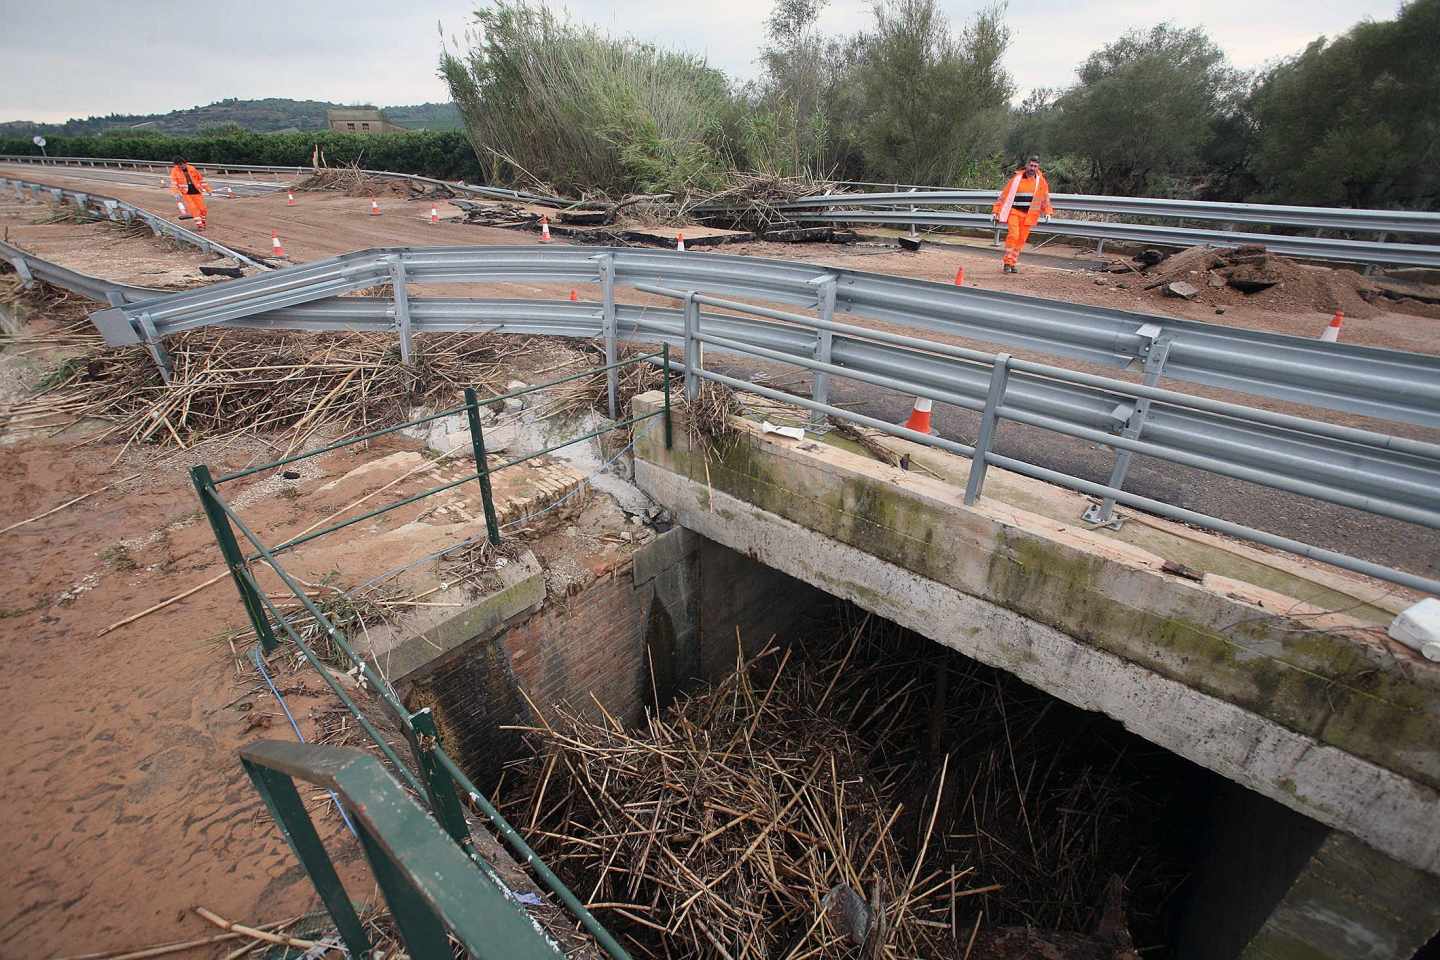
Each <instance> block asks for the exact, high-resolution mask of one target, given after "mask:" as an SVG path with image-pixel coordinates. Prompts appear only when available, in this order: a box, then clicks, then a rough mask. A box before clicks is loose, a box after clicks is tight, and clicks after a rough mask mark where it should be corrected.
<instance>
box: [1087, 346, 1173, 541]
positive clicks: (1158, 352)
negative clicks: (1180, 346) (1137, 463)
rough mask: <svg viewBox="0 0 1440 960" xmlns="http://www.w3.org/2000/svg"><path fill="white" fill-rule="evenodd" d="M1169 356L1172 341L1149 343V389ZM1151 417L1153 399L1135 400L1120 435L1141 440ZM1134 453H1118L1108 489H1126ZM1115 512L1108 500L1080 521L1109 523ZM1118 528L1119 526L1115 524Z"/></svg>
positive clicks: (1111, 499)
mask: <svg viewBox="0 0 1440 960" xmlns="http://www.w3.org/2000/svg"><path fill="white" fill-rule="evenodd" d="M1169 357H1170V341H1169V340H1155V341H1152V342H1151V344H1150V352H1149V353H1147V354H1146V355H1145V374H1144V377H1143V378H1142V379H1141V382H1142V383H1143V384H1145V386H1147V387H1153V386H1155V385H1156V384H1157V383H1159V382H1160V374H1161V372H1162V371H1163V370H1164V369H1165V361H1166V360H1168V359H1169ZM1149 415H1150V398H1149V397H1139V398H1138V399H1136V401H1135V409H1134V411H1133V412H1132V413H1131V414H1130V416H1129V417H1128V418H1127V419H1126V422H1125V429H1124V430H1123V431H1121V434H1120V435H1121V436H1122V437H1125V438H1127V439H1130V440H1138V439H1140V433H1141V431H1143V430H1144V429H1145V419H1146V417H1148V416H1149ZM1134 456H1135V452H1134V451H1133V450H1116V451H1115V465H1114V466H1113V467H1112V468H1111V469H1110V480H1109V481H1108V482H1107V483H1106V486H1108V487H1112V488H1114V489H1116V490H1121V489H1124V486H1125V474H1126V473H1127V472H1129V470H1130V461H1131V460H1132V459H1134ZM1114 512H1115V498H1114V497H1106V498H1105V499H1104V500H1103V501H1102V502H1101V503H1099V504H1094V503H1092V504H1090V506H1089V507H1087V508H1086V510H1085V512H1084V513H1083V514H1081V515H1080V519H1082V520H1084V521H1085V522H1086V523H1095V524H1102V525H1104V524H1109V523H1111V522H1112V519H1111V518H1112V516H1113V515H1114ZM1115 525H1116V526H1119V523H1118V522H1116V523H1115Z"/></svg>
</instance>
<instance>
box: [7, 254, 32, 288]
mask: <svg viewBox="0 0 1440 960" xmlns="http://www.w3.org/2000/svg"><path fill="white" fill-rule="evenodd" d="M10 266H12V267H14V268H15V274H16V276H18V277H19V278H20V286H22V287H24V288H26V289H29V288H30V287H31V286H32V285H33V284H34V283H35V275H34V274H33V273H31V272H30V264H28V263H26V262H25V258H24V257H14V258H12V259H11V260H10Z"/></svg>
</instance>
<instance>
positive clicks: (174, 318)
mask: <svg viewBox="0 0 1440 960" xmlns="http://www.w3.org/2000/svg"><path fill="white" fill-rule="evenodd" d="M503 282H522V283H551V284H557V285H558V284H565V285H572V284H587V283H589V284H596V285H598V287H599V289H600V294H601V297H600V302H599V304H598V305H597V304H593V303H592V304H589V305H578V306H577V305H571V306H569V307H567V306H565V305H564V304H563V303H560V304H555V306H554V307H553V308H552V307H546V308H545V310H546V313H547V314H548V315H550V316H554V317H557V318H558V317H561V316H563V317H566V318H569V319H570V320H571V321H572V322H571V326H572V328H574V327H575V326H576V325H579V324H581V323H583V325H584V326H585V329H587V330H590V331H591V333H589V334H588V335H592V336H593V335H594V331H595V330H596V325H597V324H598V325H599V326H600V328H601V329H600V332H601V333H602V335H606V336H609V334H608V333H605V328H609V327H613V326H614V323H613V322H612V321H613V316H615V315H618V314H619V313H620V312H622V311H624V310H625V308H624V306H623V305H621V304H619V303H618V302H617V300H616V298H615V287H616V286H617V285H632V286H633V285H634V284H637V283H654V284H659V285H661V286H668V287H671V288H683V289H696V290H702V291H705V292H707V293H711V294H715V295H719V296H732V297H753V298H755V299H758V300H762V301H766V302H771V303H778V304H786V305H796V306H802V307H806V308H809V309H819V308H820V307H821V306H822V300H824V299H825V298H824V296H823V295H822V291H825V290H827V289H830V288H831V285H832V284H833V301H830V302H829V303H828V306H827V307H826V310H827V311H828V313H830V314H833V313H850V314H853V315H855V316H861V317H865V318H867V319H872V320H879V321H884V322H889V323H897V324H902V325H905V326H909V327H912V328H917V329H921V330H926V331H930V332H932V333H938V334H943V335H945V336H947V337H958V338H964V339H966V340H971V341H983V342H990V343H995V344H1000V345H1004V346H1008V347H1012V348H1019V349H1025V350H1034V351H1038V352H1041V353H1045V354H1049V355H1052V356H1061V357H1069V358H1074V359H1079V360H1084V361H1088V362H1091V363H1098V364H1103V365H1106V366H1112V367H1125V366H1129V365H1131V364H1136V365H1138V364H1143V363H1144V362H1145V360H1146V358H1147V357H1148V356H1149V355H1150V353H1151V350H1152V349H1153V347H1154V345H1155V344H1156V343H1157V342H1158V341H1162V340H1163V341H1166V342H1168V343H1169V344H1170V347H1169V352H1168V356H1167V360H1166V363H1165V367H1164V376H1166V377H1169V378H1172V379H1176V380H1183V381H1188V382H1191V383H1199V384H1204V385H1207V386H1214V387H1221V388H1224V389H1227V390H1237V391H1240V392H1244V393H1249V394H1254V395H1258V396H1264V397H1270V398H1274V399H1279V400H1287V401H1291V402H1295V403H1301V404H1306V405H1309V406H1315V407H1321V408H1325V409H1330V410H1341V411H1345V412H1348V413H1358V414H1363V415H1366V416H1371V417H1378V418H1381V419H1385V420H1395V421H1401V422H1405V423H1414V424H1420V425H1423V426H1429V427H1440V357H1436V356H1430V355H1426V354H1416V353H1404V352H1401V351H1396V350H1382V349H1377V348H1373V347H1361V346H1356V345H1353V344H1344V343H1324V342H1321V341H1319V340H1310V339H1303V338H1299V337H1289V336H1281V335H1279V334H1272V333H1262V332H1258V331H1251V330H1240V329H1236V328H1233V327H1224V326H1219V325H1216V324H1211V323H1202V322H1199V321H1194V320H1181V319H1177V318H1174V317H1166V316H1162V315H1158V314H1144V313H1133V312H1129V311H1124V310H1116V309H1112V308H1107V307H1093V306H1087V305H1085V304H1075V303H1066V302H1063V301H1057V300H1045V299H1042V298H1038V297H1027V296H1020V295H1016V294H1009V293H1000V292H996V291H991V290H980V289H977V288H974V287H955V286H952V285H949V284H943V283H933V282H930V281H925V280H912V279H909V278H905V277H896V276H889V275H885V274H874V273H866V272H862V271H858V270H850V269H843V268H838V267H823V266H816V265H813V264H807V263H803V262H800V261H792V260H770V259H762V258H758V257H737V256H726V255H721V254H711V253H705V254H695V253H677V252H675V251H669V250H652V249H636V248H617V247H573V246H554V247H541V246H536V245H533V244H532V245H517V246H486V247H419V248H403V247H402V248H381V249H373V250H362V251H357V252H354V253H348V254H343V255H341V256H338V257H331V258H328V259H325V260H316V261H312V262H309V263H305V264H300V265H298V266H294V267H288V268H286V269H283V270H278V271H275V272H273V273H270V274H266V275H261V276H252V277H245V278H242V279H239V280H234V281H231V282H228V283H224V284H215V285H213V286H210V287H206V288H203V289H197V290H189V291H182V292H180V293H175V294H169V295H166V296H164V297H158V298H156V299H154V300H152V301H148V302H141V303H134V304H126V305H124V306H122V307H117V308H113V309H110V310H104V311H101V312H98V313H96V314H93V315H92V319H93V320H94V321H95V324H96V326H97V327H98V328H99V329H100V332H101V333H102V334H103V335H104V337H105V339H106V342H107V343H109V344H111V345H117V346H118V345H123V344H133V343H141V342H145V343H151V344H154V345H156V346H161V345H162V341H163V340H164V338H165V337H168V336H171V335H173V334H176V333H180V332H183V331H185V330H191V329H197V328H199V327H204V326H209V325H213V324H233V323H236V322H237V321H243V322H244V325H247V326H256V327H262V328H267V329H286V328H287V327H293V328H296V329H316V328H317V327H316V326H315V325H316V324H324V326H323V327H318V328H323V329H375V327H376V324H377V322H378V323H380V324H381V325H382V326H383V325H384V324H385V323H388V324H389V326H390V329H392V330H394V331H395V333H396V334H397V336H399V337H400V338H401V341H402V349H408V344H407V340H408V337H409V336H410V335H411V333H413V332H414V331H416V330H418V329H419V328H420V327H419V325H420V324H422V323H423V324H427V325H428V326H427V329H464V327H456V326H454V325H453V324H451V322H450V321H448V320H446V319H445V314H446V311H447V310H452V309H453V310H455V311H457V312H456V314H455V315H456V316H457V317H466V318H469V319H471V320H473V321H475V322H479V321H480V320H482V319H491V318H494V319H496V320H500V321H505V320H506V318H505V317H504V316H503V315H502V316H497V315H496V314H494V312H493V307H490V306H486V307H482V308H479V309H478V311H477V310H471V309H469V308H468V307H466V306H464V305H463V304H462V303H461V302H459V301H456V300H436V301H431V302H426V301H424V300H423V299H422V298H418V297H415V296H413V295H411V296H407V297H406V298H405V302H404V303H401V302H399V301H394V302H392V301H390V300H388V299H387V300H386V301H384V306H383V308H382V307H381V306H380V305H379V304H378V302H376V301H366V302H358V301H356V298H354V297H348V296H344V297H342V295H345V294H354V293H355V292H357V291H360V290H364V289H365V288H367V287H372V286H375V285H377V284H383V283H391V284H393V285H394V287H395V288H396V289H407V290H408V288H409V287H410V286H412V285H416V284H426V283H503ZM412 293H413V291H412ZM335 298H342V299H338V300H337V299H335ZM322 301H323V303H321V302H322ZM517 302H519V301H517ZM533 302H534V301H532V300H527V301H525V303H527V304H529V303H533ZM377 311H379V312H377ZM487 313H488V314H489V315H488V316H485V315H484V314H487ZM827 318H828V314H827ZM510 319H519V320H523V318H510ZM436 323H446V324H450V325H448V326H443V327H436V326H434V325H433V324H436Z"/></svg>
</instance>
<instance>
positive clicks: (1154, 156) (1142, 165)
mask: <svg viewBox="0 0 1440 960" xmlns="http://www.w3.org/2000/svg"><path fill="white" fill-rule="evenodd" d="M1241 79H1242V78H1241V75H1240V74H1239V73H1238V72H1237V71H1235V70H1234V69H1232V68H1231V67H1230V66H1229V64H1228V62H1227V61H1226V59H1225V54H1224V53H1222V52H1221V50H1220V48H1219V47H1217V46H1216V45H1215V44H1214V42H1213V41H1211V40H1210V38H1209V37H1208V36H1207V35H1206V34H1205V32H1204V31H1203V30H1201V29H1199V28H1194V29H1189V30H1182V29H1179V28H1177V27H1175V26H1173V25H1171V24H1165V23H1162V24H1159V25H1158V26H1155V27H1153V28H1151V29H1150V30H1149V31H1134V32H1131V33H1128V34H1126V35H1125V36H1123V37H1121V38H1120V39H1118V40H1116V41H1115V42H1113V43H1109V44H1106V45H1105V46H1104V47H1102V48H1101V49H1099V50H1097V51H1095V52H1094V53H1092V54H1090V56H1089V58H1088V59H1087V60H1086V61H1085V62H1084V63H1083V64H1082V65H1081V66H1080V68H1079V69H1078V70H1077V82H1076V84H1075V85H1074V86H1073V87H1071V88H1070V89H1069V90H1067V91H1066V92H1065V93H1064V95H1063V96H1061V97H1060V99H1059V102H1058V106H1057V109H1058V114H1057V116H1056V117H1055V118H1054V121H1053V123H1054V126H1053V135H1054V145H1055V148H1057V149H1059V150H1062V151H1067V152H1073V153H1076V154H1079V155H1080V156H1082V157H1084V158H1085V160H1086V161H1087V162H1088V164H1089V166H1090V175H1091V179H1092V181H1093V188H1094V189H1096V190H1098V191H1099V192H1100V193H1108V194H1127V195H1139V194H1143V193H1146V192H1158V191H1161V190H1163V189H1164V188H1165V187H1167V186H1169V185H1168V184H1167V183H1166V180H1167V179H1170V180H1173V179H1174V178H1179V177H1185V176H1190V175H1193V174H1195V173H1197V172H1198V169H1199V163H1198V161H1199V158H1200V155H1201V151H1202V149H1203V148H1204V147H1205V145H1206V144H1207V143H1208V142H1209V140H1210V138H1211V136H1212V132H1213V131H1214V129H1215V127H1216V125H1217V124H1218V123H1219V122H1220V121H1221V120H1222V118H1223V117H1225V116H1226V115H1227V113H1228V112H1229V111H1230V110H1232V109H1233V107H1234V104H1235V101H1236V97H1237V94H1238V92H1239V89H1240V84H1241Z"/></svg>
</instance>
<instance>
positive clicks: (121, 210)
mask: <svg viewBox="0 0 1440 960" xmlns="http://www.w3.org/2000/svg"><path fill="white" fill-rule="evenodd" d="M5 189H11V190H14V191H15V196H16V197H24V196H25V195H26V193H27V191H28V193H29V194H30V195H31V196H32V197H33V198H34V199H37V200H38V199H40V198H41V196H42V195H48V196H49V197H50V199H51V200H52V201H53V202H55V203H57V204H59V203H69V204H70V205H71V206H73V207H74V208H75V209H76V210H78V211H80V212H81V213H83V214H85V215H86V216H94V217H97V218H104V219H107V220H111V221H113V222H115V223H126V224H130V223H134V222H135V221H137V220H138V221H140V222H141V223H143V224H145V225H146V226H147V227H149V228H150V230H151V232H153V233H154V234H155V236H157V237H159V236H168V237H172V238H174V239H176V240H179V241H180V242H182V243H188V244H190V245H191V246H193V247H199V248H200V249H201V250H204V251H205V252H206V253H212V254H216V255H218V256H222V257H230V258H232V259H234V260H236V261H237V262H239V263H243V264H245V265H246V266H250V267H257V268H259V269H263V270H269V269H271V267H270V265H269V264H267V263H262V262H261V261H259V260H254V259H251V258H250V257H248V256H246V255H245V254H243V253H241V252H240V251H238V250H232V249H231V248H230V247H227V246H225V245H224V244H223V243H217V242H216V241H214V240H211V239H210V238H209V237H206V236H202V235H201V234H198V233H196V232H195V231H193V230H187V229H185V228H184V227H182V226H180V225H179V224H176V223H171V222H170V221H169V220H166V219H165V218H164V217H162V216H159V215H158V214H154V213H151V212H150V211H148V210H145V209H143V208H142V207H137V206H136V205H135V204H133V203H127V202H126V201H124V200H117V199H116V198H115V197H107V196H105V195H104V194H102V193H92V192H90V191H88V190H70V189H67V188H64V187H52V186H49V185H47V184H43V183H34V182H32V181H29V180H17V179H15V178H14V177H0V190H5ZM87 295H88V294H87ZM101 299H103V298H101Z"/></svg>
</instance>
